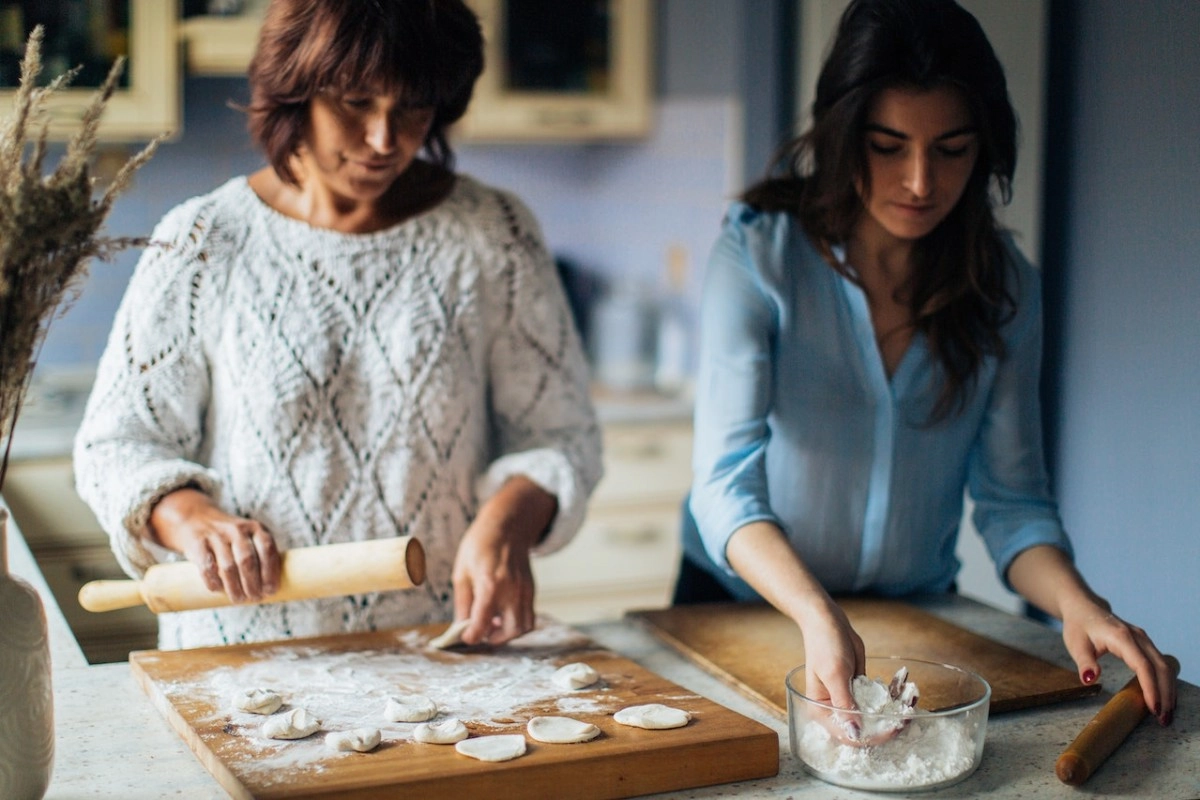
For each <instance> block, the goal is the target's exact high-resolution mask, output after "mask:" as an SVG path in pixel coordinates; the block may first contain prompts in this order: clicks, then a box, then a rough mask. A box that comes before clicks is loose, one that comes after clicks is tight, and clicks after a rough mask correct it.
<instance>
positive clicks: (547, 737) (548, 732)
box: [525, 717, 600, 744]
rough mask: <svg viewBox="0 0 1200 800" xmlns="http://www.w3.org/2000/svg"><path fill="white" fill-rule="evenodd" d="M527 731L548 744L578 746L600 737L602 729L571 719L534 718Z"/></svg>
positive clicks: (526, 727) (530, 721) (527, 726)
mask: <svg viewBox="0 0 1200 800" xmlns="http://www.w3.org/2000/svg"><path fill="white" fill-rule="evenodd" d="M525 729H526V730H527V731H529V735H530V736H531V737H533V738H534V739H536V740H537V741H539V742H545V743H546V744H578V743H579V742H589V741H591V740H592V739H595V738H596V737H597V736H599V735H600V729H599V728H597V727H596V726H595V725H593V724H592V723H590V722H584V721H583V720H578V719H572V718H571V717H534V718H533V719H531V720H529V724H528V725H526V726H525Z"/></svg>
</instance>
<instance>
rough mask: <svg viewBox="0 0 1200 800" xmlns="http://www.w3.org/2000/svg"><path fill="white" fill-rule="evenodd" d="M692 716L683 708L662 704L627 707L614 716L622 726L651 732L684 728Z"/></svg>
mask: <svg viewBox="0 0 1200 800" xmlns="http://www.w3.org/2000/svg"><path fill="white" fill-rule="evenodd" d="M691 718H692V715H691V714H689V713H688V712H686V711H684V710H683V709H681V708H673V707H672V706H664V705H663V704H662V703H646V704H645V705H640V706H627V707H625V708H622V709H621V710H620V711H618V712H617V713H615V714H613V719H615V720H616V721H617V722H619V723H621V724H622V725H629V726H630V727H633V728H645V729H646V730H650V731H660V730H667V729H668V728H682V727H683V726H684V725H687V724H688V721H689V720H691Z"/></svg>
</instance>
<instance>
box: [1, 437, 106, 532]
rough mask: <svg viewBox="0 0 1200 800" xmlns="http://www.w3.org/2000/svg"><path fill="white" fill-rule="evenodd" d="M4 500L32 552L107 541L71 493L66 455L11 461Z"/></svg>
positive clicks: (72, 482) (71, 475) (71, 476)
mask: <svg viewBox="0 0 1200 800" xmlns="http://www.w3.org/2000/svg"><path fill="white" fill-rule="evenodd" d="M4 500H5V502H7V503H8V507H9V509H10V510H11V511H12V515H13V518H14V519H15V520H16V521H17V525H19V526H20V528H21V533H22V534H23V535H24V536H25V541H26V543H27V544H28V545H29V548H30V549H31V550H33V551H34V552H35V554H36V553H37V551H39V550H42V549H46V548H55V547H77V546H103V545H106V544H107V542H108V537H107V536H105V535H104V533H103V531H102V530H101V529H100V523H99V522H97V521H96V517H95V515H94V514H92V510H91V509H90V508H88V507H87V505H86V504H85V503H84V502H83V501H82V500H80V499H79V495H77V494H76V493H75V475H74V472H73V470H72V468H71V459H69V458H52V459H44V460H41V459H39V460H31V461H13V462H11V463H10V464H9V466H8V475H7V476H6V477H5V479H4Z"/></svg>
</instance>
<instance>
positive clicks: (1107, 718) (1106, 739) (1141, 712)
mask: <svg viewBox="0 0 1200 800" xmlns="http://www.w3.org/2000/svg"><path fill="white" fill-rule="evenodd" d="M1163 657H1164V658H1165V659H1166V661H1167V664H1168V665H1169V666H1170V667H1171V671H1172V672H1173V673H1174V674H1175V675H1178V674H1179V660H1178V659H1176V658H1175V657H1174V656H1163ZM1145 716H1146V702H1145V700H1144V699H1143V695H1142V687H1141V684H1139V683H1138V679H1137V676H1136V675H1135V676H1134V677H1133V678H1131V679H1130V681H1129V683H1127V684H1125V686H1124V687H1123V688H1122V689H1121V691H1119V692H1117V693H1116V694H1115V695H1113V696H1112V699H1111V700H1109V701H1108V702H1107V703H1105V704H1104V707H1103V708H1101V709H1100V711H1099V712H1097V713H1096V716H1094V717H1092V720H1091V722H1089V723H1088V724H1087V725H1085V726H1084V728H1083V730H1082V731H1080V732H1079V735H1078V736H1077V737H1075V741H1074V742H1072V743H1071V746H1070V747H1068V748H1067V749H1066V750H1064V751H1063V754H1062V755H1061V756H1059V757H1058V763H1056V764H1055V765H1054V772H1055V774H1056V775H1058V779H1059V780H1060V781H1062V782H1063V783H1065V784H1067V785H1069V786H1079V785H1080V784H1082V783H1083V782H1084V781H1086V780H1087V779H1088V778H1090V777H1091V776H1092V773H1093V772H1095V771H1096V770H1097V769H1099V768H1100V765H1101V764H1103V763H1104V760H1105V759H1106V758H1108V757H1109V756H1110V755H1111V754H1112V752H1113V751H1114V750H1116V749H1117V746H1118V745H1120V744H1121V742H1123V741H1125V739H1126V738H1127V737H1128V736H1129V734H1130V733H1132V732H1133V729H1134V728H1136V727H1137V726H1138V724H1139V723H1140V722H1141V721H1142V718H1143V717H1145Z"/></svg>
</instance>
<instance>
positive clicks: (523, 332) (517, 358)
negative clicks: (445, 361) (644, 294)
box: [477, 196, 603, 555]
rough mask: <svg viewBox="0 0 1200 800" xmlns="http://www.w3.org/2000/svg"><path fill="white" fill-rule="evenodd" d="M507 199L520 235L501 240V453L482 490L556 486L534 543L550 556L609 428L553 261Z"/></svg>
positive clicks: (494, 348) (497, 404)
mask: <svg viewBox="0 0 1200 800" xmlns="http://www.w3.org/2000/svg"><path fill="white" fill-rule="evenodd" d="M503 206H504V208H505V213H507V214H509V215H510V218H509V220H508V222H509V223H510V224H509V225H508V226H507V229H508V230H509V231H510V233H511V236H512V238H511V239H509V240H508V241H506V242H504V243H503V245H502V249H503V256H502V260H503V263H502V264H500V269H499V273H498V276H497V282H496V285H495V286H494V287H493V292H494V296H495V297H496V298H497V299H498V303H499V305H498V310H497V313H496V314H495V315H494V319H495V321H496V327H495V330H494V332H493V336H492V342H491V345H490V356H489V358H490V362H489V374H490V379H489V381H490V389H491V414H492V422H493V426H494V434H495V440H496V447H495V451H496V457H495V459H494V460H493V461H492V462H491V463H490V464H489V466H488V468H487V469H486V471H485V472H484V474H483V475H482V476H481V478H480V480H479V483H478V486H477V495H478V498H479V502H480V503H483V502H485V501H486V500H487V499H488V498H489V497H491V496H492V495H493V494H495V492H496V491H497V490H498V489H499V488H500V487H501V486H502V485H503V484H504V482H505V481H506V480H508V479H509V478H511V477H513V476H514V475H522V476H524V477H527V478H529V479H530V480H532V481H533V482H534V483H536V484H537V485H538V486H540V487H541V488H542V489H544V490H545V491H546V492H548V493H550V494H552V495H554V497H555V498H556V500H557V501H558V512H557V514H556V515H555V518H554V522H553V523H552V525H551V527H550V530H549V531H547V532H546V534H545V535H544V536H543V537H542V539H541V541H540V542H539V543H538V546H537V547H536V548H535V550H534V553H535V554H536V555H546V554H548V553H552V552H554V551H555V550H558V549H559V548H561V547H563V546H564V545H565V544H567V542H569V541H570V540H571V538H572V537H574V535H575V534H576V533H577V532H578V531H579V529H580V527H581V526H582V524H583V519H584V516H585V513H586V510H587V502H588V498H589V497H590V496H591V493H592V490H593V489H594V488H595V486H596V484H597V483H598V482H599V480H600V477H601V475H602V472H603V467H602V464H601V435H600V428H599V424H598V422H597V420H596V414H595V411H594V409H593V406H592V401H591V396H590V373H589V369H588V364H587V360H586V359H585V357H584V354H583V348H582V345H581V343H580V341H579V336H578V333H577V331H576V330H575V327H574V321H573V319H572V317H571V311H570V307H569V306H568V304H567V300H566V295H565V294H564V291H563V288H562V284H561V281H560V280H559V278H558V274H557V271H556V270H555V266H554V263H553V261H552V260H551V259H550V256H549V253H548V252H547V251H546V248H545V246H544V245H543V244H542V240H541V234H540V231H539V230H538V227H537V224H536V222H535V221H534V219H533V217H532V215H531V214H530V213H529V212H528V210H527V209H526V208H525V207H524V206H523V205H522V204H521V203H520V202H519V201H517V200H516V199H515V198H512V197H510V196H505V201H504V203H503Z"/></svg>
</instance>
